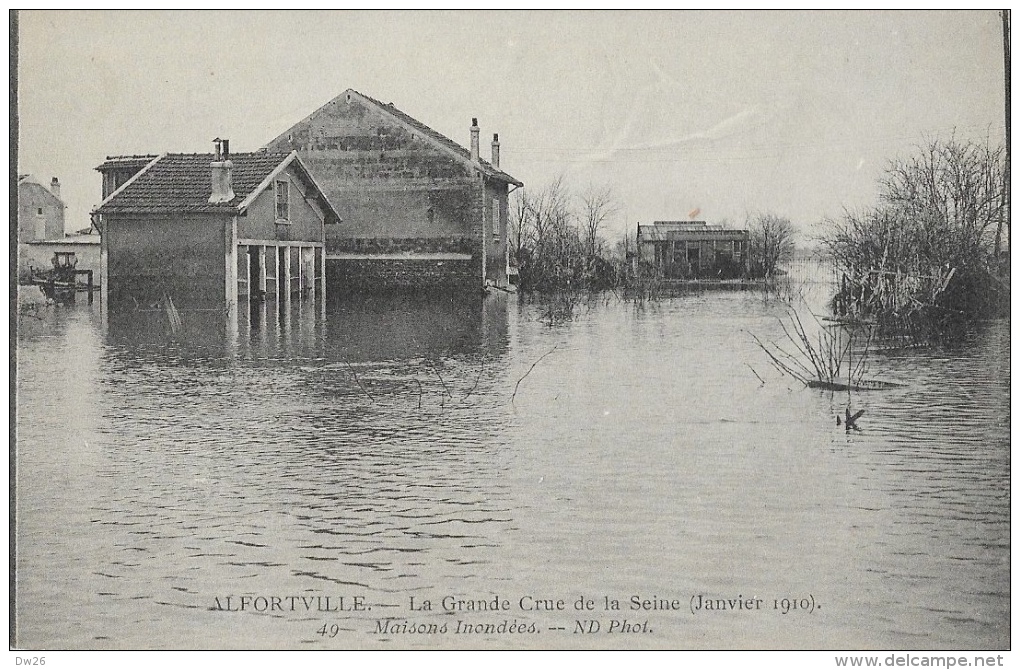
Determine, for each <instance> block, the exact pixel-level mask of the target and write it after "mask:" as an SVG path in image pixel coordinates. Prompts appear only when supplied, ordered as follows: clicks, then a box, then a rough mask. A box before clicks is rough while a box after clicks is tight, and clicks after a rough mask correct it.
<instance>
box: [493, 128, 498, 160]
mask: <svg viewBox="0 0 1020 670" xmlns="http://www.w3.org/2000/svg"><path fill="white" fill-rule="evenodd" d="M492 165H493V167H499V133H493V134H492Z"/></svg>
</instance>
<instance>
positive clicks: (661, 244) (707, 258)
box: [637, 221, 749, 279]
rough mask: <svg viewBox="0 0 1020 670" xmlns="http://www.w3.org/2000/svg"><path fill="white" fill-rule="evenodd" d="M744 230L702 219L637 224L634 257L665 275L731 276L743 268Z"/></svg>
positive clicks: (746, 237)
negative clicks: (636, 254)
mask: <svg viewBox="0 0 1020 670" xmlns="http://www.w3.org/2000/svg"><path fill="white" fill-rule="evenodd" d="M748 240H749V236H748V232H747V231H746V230H735V229H730V228H724V227H723V226H720V225H715V224H709V223H707V222H705V221H656V222H655V223H652V224H645V225H640V224H639V225H638V232H637V249H638V260H639V262H640V263H641V265H643V266H644V267H650V268H652V269H653V270H655V271H656V272H659V273H661V274H662V276H663V277H665V278H666V279H735V278H737V277H741V276H743V275H745V274H746V272H747V250H748Z"/></svg>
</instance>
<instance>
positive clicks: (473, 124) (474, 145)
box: [471, 119, 481, 163]
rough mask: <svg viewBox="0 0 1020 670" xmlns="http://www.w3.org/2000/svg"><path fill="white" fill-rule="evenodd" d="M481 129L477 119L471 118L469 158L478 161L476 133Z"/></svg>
mask: <svg viewBox="0 0 1020 670" xmlns="http://www.w3.org/2000/svg"><path fill="white" fill-rule="evenodd" d="M479 132H481V129H480V128H479V127H478V119H471V160H473V161H475V162H476V163H477V162H478V158H479V155H478V133H479Z"/></svg>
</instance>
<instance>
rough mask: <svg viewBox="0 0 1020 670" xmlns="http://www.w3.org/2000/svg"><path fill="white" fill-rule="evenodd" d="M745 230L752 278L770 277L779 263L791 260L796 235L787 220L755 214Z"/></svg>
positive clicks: (765, 214) (769, 214)
mask: <svg viewBox="0 0 1020 670" xmlns="http://www.w3.org/2000/svg"><path fill="white" fill-rule="evenodd" d="M747 230H748V233H749V235H750V244H749V248H748V265H749V270H750V273H751V276H752V277H765V278H768V277H772V276H773V275H774V274H775V272H776V267H777V266H778V265H779V264H780V263H782V262H784V261H788V260H790V259H791V258H793V251H794V244H793V239H794V236H795V234H796V233H795V231H794V228H793V224H792V223H790V220H789V219H787V218H783V217H780V216H777V215H775V214H771V213H764V214H756V215H754V216H752V217H751V218H750V219H749V220H748V222H747Z"/></svg>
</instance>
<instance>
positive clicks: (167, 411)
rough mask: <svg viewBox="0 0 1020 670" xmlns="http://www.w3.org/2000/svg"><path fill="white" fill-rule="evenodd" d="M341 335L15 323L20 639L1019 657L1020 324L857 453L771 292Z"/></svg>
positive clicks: (362, 302) (276, 329)
mask: <svg viewBox="0 0 1020 670" xmlns="http://www.w3.org/2000/svg"><path fill="white" fill-rule="evenodd" d="M325 312H326V315H325V319H324V320H323V319H322V318H321V317H320V316H319V315H318V313H317V310H316V309H315V307H314V306H312V305H306V304H294V305H291V306H290V307H289V309H286V310H284V311H283V312H282V316H281V312H280V311H279V310H278V309H276V308H275V306H272V305H270V306H268V307H264V308H260V309H257V310H256V311H255V312H254V313H252V314H246V315H244V317H243V318H242V323H241V325H240V327H239V328H238V332H237V334H236V335H227V334H226V333H225V330H224V327H223V325H222V324H217V323H215V320H210V319H209V318H208V316H204V317H203V316H201V315H198V316H196V315H188V314H184V315H183V317H184V325H183V327H182V329H181V331H180V332H179V333H178V334H177V335H176V336H172V335H171V333H170V332H169V329H168V327H167V320H166V317H165V315H163V314H161V313H159V312H151V313H139V314H131V315H122V316H120V317H110V318H109V319H108V322H107V323H105V324H104V322H103V319H101V318H100V306H99V304H98V301H97V303H96V304H95V305H92V306H89V305H87V304H83V302H80V303H79V304H78V305H77V306H70V307H67V306H64V307H61V306H50V307H42V308H39V309H38V310H35V311H34V312H32V313H30V314H28V315H26V316H23V318H22V319H21V325H20V328H19V341H18V347H17V351H18V373H19V379H18V398H17V419H18V436H17V465H18V468H17V480H16V481H17V515H18V516H17V521H18V523H17V552H18V553H17V591H16V593H17V621H16V623H17V635H18V638H17V639H18V646H20V647H23V648H71V649H87V648H89V649H90V648H97V649H106V648H116V649H122V648H158V649H175V648H177V649H193V648H277V649H279V648H283V649H345V648H366V647H367V648H376V647H391V648H421V647H453V648H470V647H486V648H528V647H531V648H536V647H537V648H671V649H691V648H707V649H746V648H750V649H869V648H879V649H939V648H941V649H947V648H951V649H964V648H965V649H1005V648H1008V647H1009V646H1010V628H1009V615H1010V598H1009V596H1010V584H1009V557H1010V517H1009V500H1010V478H1009V471H1010V451H1009V448H1010V438H1009V399H1010V392H1009V323H1008V322H997V323H992V324H988V325H987V326H985V327H983V328H981V329H980V330H978V331H976V332H974V333H973V334H972V335H971V336H969V338H968V339H967V340H966V341H965V342H963V343H961V344H960V345H958V346H955V347H952V348H939V349H933V350H925V351H916V350H915V351H898V352H895V351H891V352H886V353H882V354H876V355H874V356H873V357H872V361H871V372H870V376H872V377H875V378H879V379H883V380H887V381H893V382H900V383H902V384H903V386H901V387H898V388H895V389H891V390H885V391H872V392H867V393H859V394H855V396H854V397H853V398H852V404H853V408H854V410H855V411H856V410H859V409H863V410H865V413H864V415H863V416H862V417H861V419H860V420H859V426H860V428H861V430H860V431H859V432H855V431H851V432H847V431H845V430H844V428H843V427H842V426H837V425H836V421H835V418H836V416H837V415H840V414H842V413H843V412H844V410H845V407H846V404H847V396H846V394H845V393H844V394H832V393H828V392H825V391H819V390H812V389H807V388H804V387H803V386H801V385H800V384H799V383H797V382H795V381H793V380H791V379H789V378H784V377H783V376H781V375H780V374H779V373H778V372H776V371H775V370H774V369H773V368H771V367H770V365H769V363H768V361H767V360H766V358H765V356H764V355H763V353H762V352H761V351H760V350H759V349H758V347H757V346H756V345H755V344H754V341H753V340H752V339H751V337H750V333H754V334H755V335H758V336H759V337H761V338H769V339H774V340H776V341H781V338H782V331H781V329H780V327H779V322H778V320H777V318H776V317H777V316H780V315H782V314H783V313H784V310H783V309H782V307H781V306H780V305H778V304H777V303H776V302H775V301H764V300H763V299H762V296H761V295H760V294H759V293H757V292H753V291H743V292H740V291H737V292H723V291H710V292H704V293H696V294H691V295H687V296H680V297H673V298H667V299H661V300H657V301H634V300H624V299H622V298H620V297H618V296H615V295H612V294H604V295H601V296H597V297H595V298H591V299H583V300H578V301H577V302H576V304H573V303H571V302H570V301H565V300H563V299H559V300H553V301H549V300H546V301H543V300H539V299H524V298H520V297H518V296H515V295H510V296H507V295H495V296H489V297H487V298H485V299H481V298H474V299H468V300H464V301H459V302H450V301H448V300H425V299H422V298H402V299H383V298H377V299H347V300H339V299H338V300H331V302H330V303H329V304H328V305H327V306H326V308H325ZM759 378H760V379H759ZM242 597H247V600H244V601H242ZM259 597H262V598H265V600H263V601H259V600H257V598H259ZM272 597H277V598H279V599H280V600H279V601H278V603H279V604H280V606H279V607H276V608H274V607H272V606H271V605H270V606H268V607H267V606H266V604H267V603H271V602H273V601H272V600H271V598H272ZM301 597H306V598H313V597H314V598H317V600H315V601H311V600H310V601H302V600H301V599H300V598H301ZM323 597H329V598H330V601H329V602H328V604H327V605H326V609H336V610H337V611H331V612H321V611H317V610H318V609H322V605H323V601H322V598H323ZM341 597H342V598H343V601H342V603H341V601H340V598H341ZM412 597H413V598H414V602H415V603H416V605H415V607H419V608H420V607H421V606H422V603H423V602H424V601H426V600H427V601H429V602H430V603H431V605H432V609H431V610H429V611H424V610H415V611H412V610H411V609H410V599H411V598H412ZM633 597H636V598H637V602H638V603H640V602H641V601H642V600H648V601H651V604H650V605H649V607H647V608H645V607H642V606H640V605H638V606H637V608H636V609H632V604H631V602H632V601H631V599H632V598H633ZM228 598H229V600H228ZM444 598H445V599H446V601H447V602H451V603H453V601H456V600H462V601H472V603H474V604H475V605H477V603H478V601H484V602H485V603H486V604H487V605H486V606H488V604H491V603H492V601H493V599H496V603H495V604H496V606H497V607H499V608H500V609H499V610H497V611H483V612H477V611H466V610H465V608H466V607H468V605H466V604H462V605H461V606H459V607H458V606H457V605H456V604H455V603H453V604H452V611H444V608H443V605H442V603H443V601H444ZM578 599H582V603H580V604H581V607H582V608H585V607H587V605H586V604H585V602H584V601H588V600H590V601H591V603H592V606H591V609H582V610H578V609H576V608H575V603H577V601H578ZM607 599H608V600H607ZM784 599H785V602H784ZM560 600H562V601H563V605H562V607H563V609H557V608H558V607H559V606H560V605H559V604H558V601H560ZM612 600H616V601H618V602H619V606H620V609H619V610H611V609H610V610H607V609H606V606H607V605H608V604H610V602H611V601H612ZM503 601H506V603H507V608H506V609H503V608H502V602H503ZM241 602H244V603H245V609H244V611H237V610H238V609H240V603H241ZM306 602H308V603H311V604H310V605H306V604H305V603H306ZM699 602H700V603H702V607H701V609H696V604H697V603H699ZM706 602H707V603H709V605H708V606H704V603H706ZM260 603H261V605H262V607H261V611H260V610H259V607H258V605H259V604H260ZM339 605H342V609H341V608H340V607H339ZM309 607H310V608H311V609H309ZM731 607H732V609H731ZM805 608H806V609H805ZM784 612H785V613H784ZM386 621H389V622H390V623H389V624H386V625H391V626H392V628H386V629H385V630H383V631H380V630H379V628H378V627H379V626H380V625H382V624H381V623H380V622H386ZM593 621H594V622H597V624H598V632H592V631H593V628H594V627H593V624H592V622H593ZM624 621H626V622H627V623H628V624H629V626H630V628H626V626H625V624H624V623H623V622H624ZM458 622H460V623H459V624H458ZM614 622H615V623H614ZM444 624H445V625H446V626H447V628H446V632H445V633H443V632H441V629H440V627H441V626H443V625H444ZM486 624H491V626H490V627H489V628H488V629H486V628H485V625H486ZM514 624H516V625H515V626H514ZM458 625H460V626H461V630H460V632H458V631H457V630H456V628H457V626H458ZM465 625H471V626H478V627H480V628H481V631H480V632H478V631H475V630H471V632H467V630H466V628H465ZM532 625H533V628H532ZM433 626H434V627H433ZM511 628H513V632H510V629H511ZM518 628H524V632H519V631H518ZM560 628H562V630H557V629H560ZM578 628H580V629H582V630H583V631H585V632H579V630H578ZM625 628H626V630H624V629H625ZM421 629H424V630H425V632H421ZM609 629H612V632H610V630H609ZM405 631H406V632H405ZM412 631H413V632H412Z"/></svg>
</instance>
